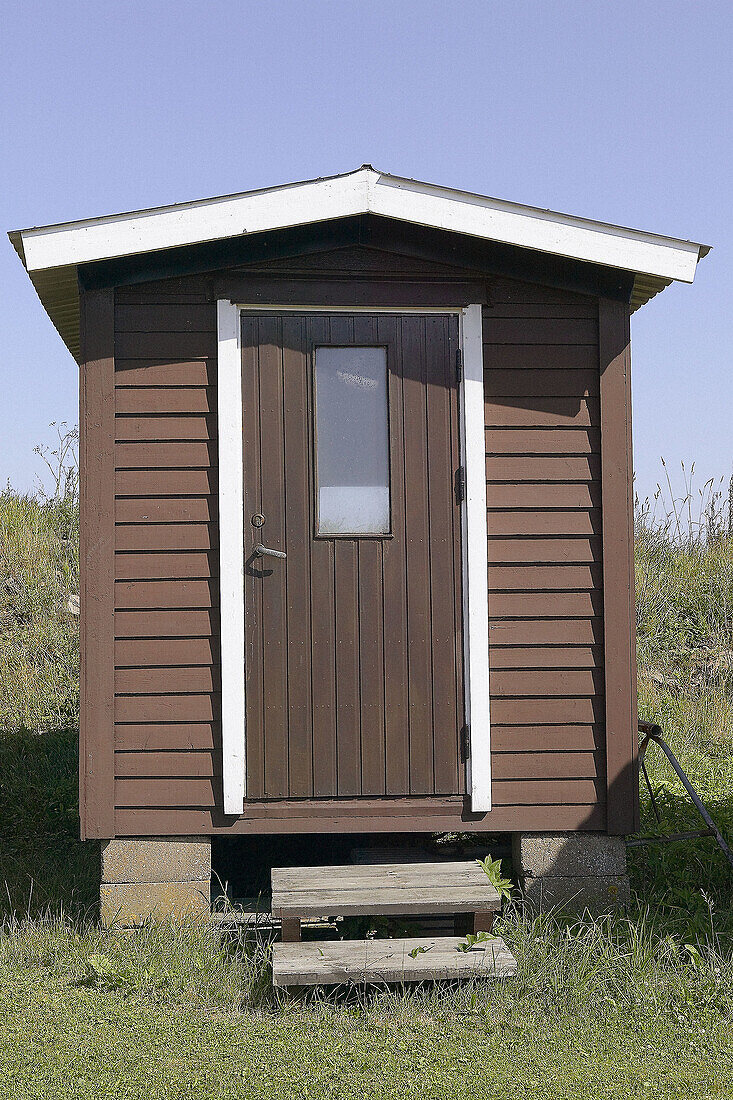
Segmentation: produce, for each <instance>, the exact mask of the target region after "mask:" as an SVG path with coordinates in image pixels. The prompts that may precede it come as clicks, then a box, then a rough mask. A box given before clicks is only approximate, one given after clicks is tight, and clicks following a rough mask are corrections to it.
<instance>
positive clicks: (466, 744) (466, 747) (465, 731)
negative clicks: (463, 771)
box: [461, 726, 471, 764]
mask: <svg viewBox="0 0 733 1100" xmlns="http://www.w3.org/2000/svg"><path fill="white" fill-rule="evenodd" d="M470 755H471V737H470V729H469V727H468V726H463V727H462V729H461V760H462V761H463V763H464V764H465V762H466V760H468V758H469V756H470Z"/></svg>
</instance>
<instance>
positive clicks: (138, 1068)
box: [0, 494, 733, 1100]
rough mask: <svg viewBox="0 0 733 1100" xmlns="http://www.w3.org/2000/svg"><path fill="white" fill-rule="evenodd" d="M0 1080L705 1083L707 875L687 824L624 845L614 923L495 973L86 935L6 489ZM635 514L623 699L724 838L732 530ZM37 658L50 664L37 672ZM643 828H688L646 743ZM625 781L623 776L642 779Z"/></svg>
mask: <svg viewBox="0 0 733 1100" xmlns="http://www.w3.org/2000/svg"><path fill="white" fill-rule="evenodd" d="M0 501H1V504H2V508H1V510H0V517H1V519H0V522H2V524H3V528H2V531H3V532H4V534H3V548H2V550H0V553H1V554H2V558H0V561H2V571H1V573H0V576H1V578H2V583H3V584H4V585H5V587H4V589H3V592H4V593H5V595H4V596H3V597H2V598H3V600H4V601H5V602H4V603H3V604H2V619H1V620H0V646H2V654H3V655H5V656H3V660H5V659H6V656H7V655H9V657H10V659H11V661H13V662H15V663H14V664H13V666H12V667H13V669H14V672H13V675H9V674H7V673H4V674H3V675H4V676H5V678H4V679H3V681H2V685H3V686H2V696H0V706H1V708H2V711H1V713H0V722H2V724H3V725H4V727H5V733H4V734H3V735H0V823H2V824H1V826H0V881H3V880H4V882H5V888H4V893H3V894H2V895H1V896H0V910H1V911H2V912H4V914H5V916H4V922H3V923H2V924H0V1019H1V1020H2V1021H3V1022H2V1025H1V1026H0V1089H1V1090H2V1095H4V1096H6V1097H16V1096H17V1097H21V1096H22V1097H28V1096H32V1097H34V1098H35V1097H38V1098H45V1097H54V1098H56V1097H62V1098H67V1097H69V1098H71V1097H84V1098H85V1100H86V1098H88V1097H97V1096H99V1097H114V1098H117V1097H119V1098H123V1097H125V1098H126V1097H129V1098H133V1097H134V1098H138V1097H146V1098H157V1097H161V1098H162V1097H201V1098H204V1097H205V1098H215V1097H222V1098H223V1097H226V1098H227V1100H229V1098H232V1097H235V1098H236V1097H259V1096H263V1097H265V1096H266V1097H268V1100H269V1098H271V1097H273V1096H275V1097H281V1096H282V1097H318V1098H320V1097H324V1098H326V1097H344V1098H346V1097H361V1096H365V1095H368V1096H373V1097H377V1098H382V1097H384V1098H387V1097H394V1098H397V1097H407V1096H413V1095H415V1096H420V1097H421V1098H422V1100H432V1098H433V1097H435V1098H438V1097H440V1098H441V1100H442V1098H444V1097H445V1098H451V1097H459V1096H460V1097H463V1096H476V1097H487V1098H488V1097H505V1096H507V1095H511V1096H513V1097H520V1098H521V1097H525V1096H526V1097H530V1096H531V1097H536V1096H540V1097H545V1096H547V1097H550V1096H552V1097H558V1098H568V1100H569V1098H573V1100H575V1098H578V1100H579V1098H581V1097H582V1098H586V1097H587V1096H588V1095H595V1096H598V1097H603V1098H616V1097H618V1098H622V1097H623V1098H626V1097H651V1096H654V1097H655V1098H663V1100H664V1098H672V1097H686V1098H697V1097H699V1098H713V1097H726V1096H728V1095H730V1094H731V1092H733V1044H732V1042H731V1034H732V1032H733V1027H732V1024H733V1019H732V1017H733V1009H732V1007H731V1006H732V1005H733V917H732V915H731V908H732V907H731V874H730V870H729V867H728V865H727V864H726V862H725V860H724V858H723V856H722V853H720V851H719V849H718V848H717V847H716V846H715V844H714V843H713V842H712V841H711V840H709V839H706V840H700V841H685V842H679V843H675V844H670V845H664V846H653V847H644V848H633V849H631V850H630V872H631V877H632V884H633V888H634V900H633V904H632V906H631V908H630V910H629V911H628V913H626V914H625V915H623V916H620V917H616V918H607V919H599V920H577V919H575V920H563V919H562V918H561V917H560V916H559V915H556V916H549V917H542V918H537V919H536V920H534V921H532V920H529V919H528V918H527V917H525V916H523V915H522V914H521V912H520V911H519V910H518V909H516V908H514V907H510V908H509V910H508V911H507V913H506V914H505V915H504V917H503V918H502V925H501V932H502V935H504V937H505V938H506V939H507V941H508V942H509V943H510V945H511V948H512V950H513V952H514V954H515V956H516V958H517V960H518V964H519V970H518V974H517V976H516V978H514V979H511V980H510V981H507V982H505V983H502V984H498V985H491V984H488V983H477V984H472V983H470V982H469V983H464V984H461V985H456V986H447V985H445V986H438V987H434V988H427V987H425V988H420V989H410V990H408V989H402V990H401V989H392V990H386V989H383V990H372V991H366V990H364V989H360V988H355V989H351V990H346V991H344V990H342V991H340V992H337V993H333V994H331V995H326V994H325V993H323V992H314V993H311V994H308V995H307V996H305V997H303V998H300V999H298V998H294V997H289V996H281V995H279V994H277V993H276V992H275V991H273V989H272V986H271V983H270V980H269V957H268V947H267V945H266V944H263V943H262V942H257V941H255V940H253V939H251V938H247V936H246V935H244V934H242V935H239V936H234V935H232V936H229V937H225V938H224V939H222V937H221V936H220V935H219V934H217V933H215V932H214V931H213V930H212V929H211V928H209V927H208V926H207V925H205V924H186V923H184V924H178V925H173V924H161V925H154V926H150V927H147V928H144V929H142V930H139V931H137V932H134V933H126V932H122V931H110V932H105V931H103V930H101V929H99V928H98V927H97V925H96V923H95V920H94V910H93V904H94V895H95V892H96V886H97V883H96V879H97V875H98V849H97V848H96V847H95V846H94V845H82V844H80V842H79V841H78V840H77V830H78V823H77V808H76V729H75V719H76V705H77V703H76V695H75V692H76V679H75V677H76V666H75V663H74V662H75V660H76V657H75V651H76V620H75V619H74V618H73V617H71V616H69V615H68V614H67V613H66V612H65V611H64V608H65V601H66V598H67V593H68V592H69V591H76V589H75V588H74V587H73V585H74V582H75V578H76V572H75V570H76V561H75V555H74V547H75V543H74V508H73V501H72V507H71V508H69V507H67V506H66V505H64V504H63V502H61V503H60V502H59V500H58V499H57V500H56V501H51V502H48V501H47V502H46V503H45V504H44V502H42V501H41V502H39V501H34V500H33V499H29V498H21V497H14V496H13V495H12V494H5V496H3V497H2V498H0ZM706 523H707V526H706V537H705V538H704V539H703V538H700V537H699V536H698V534H697V533H696V532H693V531H692V530H691V527H690V525H689V524H688V529H687V531H688V535H690V537H684V531H682V530H681V529H680V526H679V524H677V526H676V527H675V526H674V524H672V525H670V524H667V526H666V527H665V525H664V524H660V523H659V522H658V521H654V522H651V521H650V520H649V516H648V514H647V515H646V516H645V515H644V514H643V513H642V515H641V517H640V524H639V531H638V537H637V551H636V552H637V589H638V594H639V598H638V651H639V697H640V711H641V714H642V716H643V717H646V718H649V719H654V720H655V721H657V722H659V723H660V724H661V725H662V727H663V728H664V731H665V735H666V736H667V737H668V739H669V740H670V743H671V744H672V747H673V750H674V751H675V753H676V754H677V756H678V757H679V759H680V760H681V762H682V764H683V767H684V768H685V770H686V771H687V772H688V774H689V775H690V777H691V778H692V780H693V783H695V785H696V786H697V787H698V789H699V790H700V792H701V794H702V795H703V798H704V799H705V801H706V802H707V804H708V806H709V807H710V809H711V811H712V812H713V814H714V816H715V817H716V820H717V821H718V822H719V824H720V825H721V826H722V827H723V831H724V832H726V833H727V835H728V836H731V835H733V753H731V748H732V746H731V728H732V725H731V710H732V708H733V690H732V689H733V670H732V668H731V656H732V655H733V542H732V541H731V539H730V537H729V536H727V535H726V534H725V533H724V532H723V531H721V530H720V525H718V528H715V526H714V525H713V526H711V525H710V523H709V522H708V521H707V520H706ZM57 666H58V667H57ZM648 764H649V771H650V777H651V781H652V784H653V786H654V788H655V791H656V793H657V797H658V800H659V802H660V804H661V806H662V814H663V820H662V823H661V825H660V824H659V823H657V822H656V821H655V819H654V817H653V814H652V812H651V808H650V806H649V803H648V800H647V799H646V797H644V800H643V804H642V811H643V830H644V831H647V832H659V831H675V830H678V829H689V828H697V827H698V825H699V822H698V819H697V817H696V815H695V812H694V810H693V809H692V808H691V806H690V804H689V801H688V799H687V798H686V796H685V795H684V792H683V791H682V788H681V786H680V784H679V782H678V781H677V779H676V777H675V776H674V774H673V772H672V771H671V769H670V767H669V765H668V764H667V762H666V760H665V758H664V757H663V755H662V753H661V752H660V751H659V750H657V749H655V747H653V746H652V748H650V750H649V756H648ZM642 794H643V796H645V791H644V790H642Z"/></svg>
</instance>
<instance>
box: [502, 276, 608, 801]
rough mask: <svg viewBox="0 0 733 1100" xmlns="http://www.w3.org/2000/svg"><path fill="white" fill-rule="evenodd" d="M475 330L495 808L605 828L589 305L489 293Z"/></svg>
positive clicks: (597, 460) (532, 293) (592, 306)
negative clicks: (597, 821)
mask: <svg viewBox="0 0 733 1100" xmlns="http://www.w3.org/2000/svg"><path fill="white" fill-rule="evenodd" d="M483 320H484V393H485V417H486V419H485V422H486V480H487V505H488V517H487V521H488V530H489V616H490V665H491V694H492V701H491V702H492V710H491V712H492V756H493V765H492V766H493V775H494V797H495V800H496V801H497V803H498V805H500V806H501V805H503V804H505V803H506V801H507V800H508V799H511V797H512V794H513V796H514V801H515V802H516V803H519V802H520V801H521V800H522V799H523V798H525V797H526V796H527V792H528V791H529V790H531V791H532V794H533V798H534V799H536V805H537V807H538V808H539V807H540V806H543V805H544V806H546V807H547V810H548V814H549V813H550V806H551V805H552V804H553V803H554V802H555V801H558V802H564V803H565V804H567V805H583V804H587V805H588V806H589V807H590V805H593V806H594V807H595V809H594V810H593V811H591V810H590V809H589V813H590V812H592V813H595V814H596V817H597V818H598V817H599V816H601V815H602V821H604V822H605V774H606V752H605V737H604V701H603V700H604V667H603V591H602V561H603V557H602V541H601V534H602V529H601V455H600V400H599V398H600V390H599V370H598V305H597V302H596V301H593V300H588V299H582V298H580V297H579V296H575V295H571V294H562V293H559V292H556V291H550V290H545V289H542V288H537V287H529V286H522V285H520V284H516V283H514V284H510V283H497V284H495V285H494V286H493V288H492V305H491V307H488V308H486V309H484V318H483Z"/></svg>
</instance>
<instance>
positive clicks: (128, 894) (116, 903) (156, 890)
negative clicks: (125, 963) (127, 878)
mask: <svg viewBox="0 0 733 1100" xmlns="http://www.w3.org/2000/svg"><path fill="white" fill-rule="evenodd" d="M209 895H210V885H209V879H206V880H202V881H199V882H103V883H102V886H101V889H100V895H99V901H100V918H101V921H102V924H103V925H104V926H105V927H106V928H109V927H110V925H113V924H116V925H121V926H122V927H125V928H129V927H133V926H135V925H139V924H144V922H145V921H147V920H165V919H174V920H175V919H181V918H193V917H205V916H207V915H208V913H209V907H210V901H209Z"/></svg>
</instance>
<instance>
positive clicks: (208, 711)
mask: <svg viewBox="0 0 733 1100" xmlns="http://www.w3.org/2000/svg"><path fill="white" fill-rule="evenodd" d="M220 719H221V702H220V699H218V698H217V697H216V696H215V695H213V694H212V693H211V692H207V693H206V694H203V695H191V694H186V695H170V694H166V695H118V696H116V697H115V721H116V722H134V723H135V724H140V723H142V724H147V723H153V722H177V723H178V722H184V723H189V722H218V721H219V720H220Z"/></svg>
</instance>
